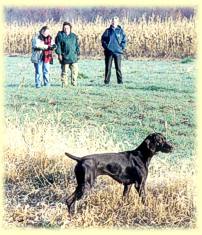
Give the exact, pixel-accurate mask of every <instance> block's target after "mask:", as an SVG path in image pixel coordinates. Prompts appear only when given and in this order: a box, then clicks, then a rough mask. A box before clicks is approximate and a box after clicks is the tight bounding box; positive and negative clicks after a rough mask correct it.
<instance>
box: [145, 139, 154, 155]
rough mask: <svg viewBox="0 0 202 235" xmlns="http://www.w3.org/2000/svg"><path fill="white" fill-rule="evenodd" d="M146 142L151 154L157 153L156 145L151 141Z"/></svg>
mask: <svg viewBox="0 0 202 235" xmlns="http://www.w3.org/2000/svg"><path fill="white" fill-rule="evenodd" d="M145 142H146V145H147V148H148V149H149V150H151V152H155V151H156V145H155V144H154V143H152V142H151V140H150V139H147V140H145Z"/></svg>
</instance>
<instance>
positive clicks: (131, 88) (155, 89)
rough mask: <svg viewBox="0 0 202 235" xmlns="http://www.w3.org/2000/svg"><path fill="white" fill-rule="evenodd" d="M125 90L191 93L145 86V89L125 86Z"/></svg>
mask: <svg viewBox="0 0 202 235" xmlns="http://www.w3.org/2000/svg"><path fill="white" fill-rule="evenodd" d="M126 89H129V90H144V91H162V92H174V93H192V92H191V91H188V90H180V89H176V88H167V87H160V86H147V87H134V86H127V87H126Z"/></svg>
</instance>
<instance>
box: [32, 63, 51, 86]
mask: <svg viewBox="0 0 202 235" xmlns="http://www.w3.org/2000/svg"><path fill="white" fill-rule="evenodd" d="M34 67H35V86H36V87H37V88H39V87H41V85H42V82H41V75H43V85H44V86H48V85H49V67H50V64H49V63H44V62H43V61H39V62H38V63H37V64H34Z"/></svg>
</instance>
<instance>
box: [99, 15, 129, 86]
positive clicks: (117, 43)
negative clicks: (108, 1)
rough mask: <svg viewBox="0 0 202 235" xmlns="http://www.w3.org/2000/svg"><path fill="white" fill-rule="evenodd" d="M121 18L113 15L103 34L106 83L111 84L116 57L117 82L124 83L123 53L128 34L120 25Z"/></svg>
mask: <svg viewBox="0 0 202 235" xmlns="http://www.w3.org/2000/svg"><path fill="white" fill-rule="evenodd" d="M118 22H119V18H118V17H117V16H116V17H113V18H112V22H111V25H110V27H109V28H107V29H106V30H105V32H104V33H103V35H102V38H101V41H102V47H103V48H104V55H105V80H104V83H105V84H109V82H110V76H111V67H112V61H113V59H114V64H115V69H116V76H117V83H118V84H122V83H123V80H122V73H121V55H122V54H123V50H124V49H125V47H126V34H125V32H124V31H123V29H122V28H121V26H119V25H118Z"/></svg>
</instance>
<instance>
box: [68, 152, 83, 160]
mask: <svg viewBox="0 0 202 235" xmlns="http://www.w3.org/2000/svg"><path fill="white" fill-rule="evenodd" d="M65 155H66V156H68V157H70V158H71V159H73V160H75V161H77V162H80V161H81V158H80V157H76V156H74V155H71V154H70V153H65Z"/></svg>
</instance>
